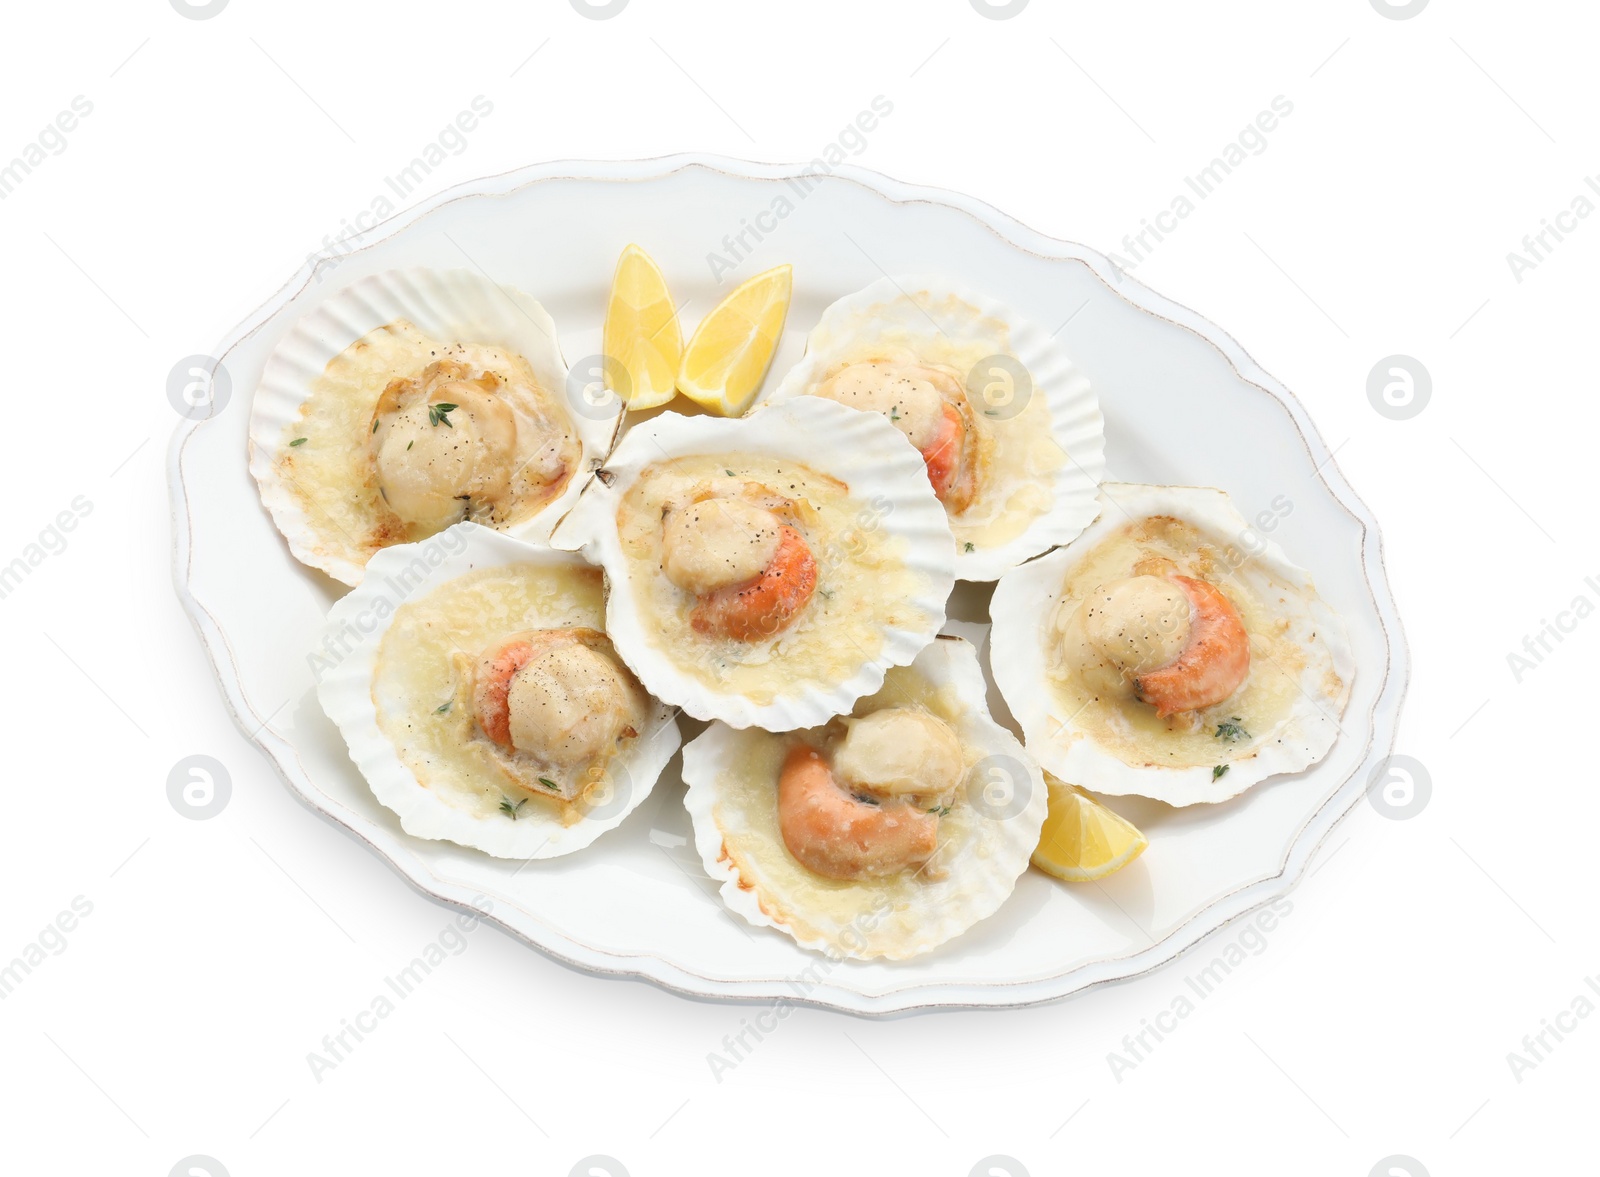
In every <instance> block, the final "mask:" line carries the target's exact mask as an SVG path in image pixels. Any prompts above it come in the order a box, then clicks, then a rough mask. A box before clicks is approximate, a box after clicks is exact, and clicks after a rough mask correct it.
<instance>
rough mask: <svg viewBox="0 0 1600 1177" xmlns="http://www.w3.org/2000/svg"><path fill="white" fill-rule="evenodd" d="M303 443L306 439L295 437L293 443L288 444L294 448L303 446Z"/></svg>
mask: <svg viewBox="0 0 1600 1177" xmlns="http://www.w3.org/2000/svg"><path fill="white" fill-rule="evenodd" d="M305 443H306V439H305V438H303V437H297V438H295V439H294V440H293V441H291V442H290V443H289V444H290V445H291V446H296V445H305Z"/></svg>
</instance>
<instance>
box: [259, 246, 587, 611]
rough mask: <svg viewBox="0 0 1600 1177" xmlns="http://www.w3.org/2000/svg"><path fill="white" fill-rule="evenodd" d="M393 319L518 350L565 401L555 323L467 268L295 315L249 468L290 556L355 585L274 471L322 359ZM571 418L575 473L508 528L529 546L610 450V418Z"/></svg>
mask: <svg viewBox="0 0 1600 1177" xmlns="http://www.w3.org/2000/svg"><path fill="white" fill-rule="evenodd" d="M398 319H406V320H409V321H410V322H411V323H412V324H414V325H415V326H416V327H417V328H418V329H419V330H420V331H422V332H423V333H424V334H425V335H428V336H430V337H432V338H434V339H439V340H448V341H451V342H459V343H472V344H483V345H489V346H494V347H501V348H505V349H506V350H509V351H513V352H516V353H517V354H519V355H521V356H522V357H523V358H524V359H526V360H527V361H528V363H529V365H530V366H531V367H532V368H533V372H534V375H535V376H537V377H538V380H539V383H540V384H541V385H542V386H543V387H544V389H545V390H546V391H547V392H548V393H549V394H550V395H551V396H552V397H553V398H554V399H555V400H556V402H557V403H558V404H562V405H567V404H568V403H569V402H568V401H567V399H566V398H567V396H568V389H567V364H566V361H565V360H564V359H563V358H562V356H561V347H560V344H559V343H558V342H557V339H556V328H555V323H554V322H553V321H552V320H551V318H550V316H549V314H548V313H546V311H545V309H544V307H542V306H541V305H540V304H539V303H537V302H535V301H534V300H533V299H532V298H530V297H528V295H526V294H524V293H522V291H520V290H516V289H514V288H512V287H510V286H501V285H499V284H497V283H494V282H491V281H489V280H488V279H487V278H485V277H483V276H482V275H480V274H478V273H476V272H474V271H471V270H428V269H421V268H414V269H407V270H389V271H387V272H385V273H381V274H374V275H372V276H370V277H367V278H363V279H361V280H360V281H358V282H355V283H353V284H352V285H350V286H347V287H345V288H344V289H343V290H340V291H338V292H337V293H335V294H333V295H331V296H330V297H329V298H328V299H327V300H325V301H324V302H323V303H322V304H321V305H320V306H318V307H317V308H316V309H315V310H313V311H311V312H309V313H308V314H306V315H304V316H302V317H301V318H300V319H299V320H297V321H296V322H295V323H294V325H293V326H291V327H290V328H289V330H288V331H287V333H286V334H285V335H284V337H283V338H282V339H281V340H279V342H278V345H277V347H275V348H274V349H273V352H272V355H271V356H270V357H268V359H267V363H266V366H265V368H264V369H263V370H262V373H261V382H260V383H259V384H258V385H257V387H256V392H255V399H254V402H253V403H252V405H251V410H250V434H249V435H250V473H251V474H252V475H254V476H255V480H256V483H257V485H258V486H259V488H260V491H261V501H262V502H263V503H264V504H265V505H266V508H267V510H268V511H269V512H271V514H272V519H273V522H274V523H276V524H277V526H278V530H279V531H281V532H282V533H283V535H284V538H285V539H287V540H288V541H289V550H290V551H291V552H292V553H293V554H294V557H295V559H297V560H299V561H300V562H301V563H303V564H309V565H310V566H311V567H313V568H320V569H321V570H322V571H324V572H326V573H327V574H328V575H329V576H331V577H333V578H334V579H335V580H339V581H343V582H344V583H345V584H349V585H356V584H360V583H361V578H362V575H363V565H362V563H361V562H360V561H358V560H355V559H352V558H351V557H350V555H349V554H348V553H347V552H345V551H341V550H339V549H340V546H341V545H338V544H337V543H332V544H330V542H329V540H328V538H327V537H326V536H324V535H323V534H321V533H320V532H319V530H318V528H317V526H316V524H315V521H314V520H313V519H312V518H310V517H309V516H308V515H307V512H306V509H305V506H304V504H303V501H302V500H301V498H300V497H299V496H298V495H297V494H296V493H295V492H294V489H293V487H292V486H290V485H289V484H288V482H287V480H286V479H285V478H284V476H283V474H282V472H281V471H280V469H279V467H278V458H279V456H280V455H281V454H282V453H283V450H284V447H286V446H287V445H288V444H289V442H290V441H291V440H293V439H292V437H291V435H290V427H291V426H292V425H293V424H294V423H295V421H296V419H297V417H298V416H299V412H300V407H301V406H302V405H303V404H304V403H305V402H306V399H307V398H308V397H309V396H310V394H311V385H312V382H313V381H315V380H316V379H317V378H318V377H320V376H321V375H322V374H323V371H324V369H325V368H326V367H327V365H328V363H329V361H331V360H332V359H333V358H334V357H335V356H338V355H339V354H340V353H342V352H343V351H344V350H345V349H346V348H347V347H349V346H350V345H351V344H352V343H354V342H355V341H356V340H358V339H360V338H361V337H362V336H364V335H366V334H367V333H368V332H371V331H374V330H376V329H377V328H379V327H382V326H384V325H385V324H388V323H393V322H395V321H396V320H398ZM570 415H571V417H572V420H573V426H574V428H575V430H576V432H577V435H578V440H579V442H580V444H581V446H582V456H581V459H580V463H579V469H578V470H577V471H575V472H574V473H573V475H572V477H571V478H570V479H569V480H568V482H567V485H566V487H565V488H564V489H563V491H562V493H561V494H560V495H559V496H558V497H557V498H555V499H554V500H552V501H551V502H550V503H548V504H547V505H546V506H545V507H544V509H543V510H541V511H539V512H538V513H537V514H536V515H534V516H533V517H532V518H530V519H526V520H523V521H521V522H520V523H518V524H516V525H515V526H513V527H511V528H508V529H507V534H511V535H515V536H517V537H518V538H519V539H526V540H529V541H532V542H542V541H544V540H547V539H549V537H550V533H551V531H553V530H554V529H555V526H556V524H557V523H558V522H559V521H560V520H561V518H562V516H563V515H565V514H566V512H567V510H568V509H569V508H570V507H571V506H572V504H573V503H574V502H575V501H576V500H577V496H578V493H579V491H580V490H581V489H582V484H583V481H584V476H585V474H586V472H587V471H589V470H590V469H592V468H593V467H594V466H595V465H597V464H598V463H599V462H600V461H601V460H602V459H603V458H604V456H605V454H606V451H607V450H608V449H609V448H610V445H611V442H612V440H613V438H614V436H615V433H616V430H617V427H618V422H617V420H616V419H615V417H614V416H613V417H609V418H606V419H604V420H600V419H596V418H595V417H593V416H591V415H586V414H583V413H572V414H570ZM354 440H357V439H353V441H354Z"/></svg>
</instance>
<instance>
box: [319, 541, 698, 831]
mask: <svg viewBox="0 0 1600 1177" xmlns="http://www.w3.org/2000/svg"><path fill="white" fill-rule="evenodd" d="M516 564H532V565H535V566H538V567H541V568H550V569H561V568H572V567H588V565H586V564H585V562H584V561H583V560H582V559H581V558H580V557H578V556H576V555H573V554H571V553H568V552H558V551H556V550H554V549H552V548H549V547H544V546H539V545H533V544H527V543H523V542H521V541H519V540H515V539H512V538H510V537H508V536H506V535H503V534H501V533H500V532H497V531H494V530H492V529H490V528H487V527H482V526H480V525H478V524H476V523H457V524H455V525H454V526H452V527H449V528H447V529H446V530H444V531H442V532H440V533H439V534H438V535H435V536H431V537H429V538H428V539H425V540H421V541H419V542H417V543H410V544H398V545H396V546H394V547H391V548H385V549H384V550H383V551H381V552H378V553H377V554H376V555H374V556H373V557H372V559H371V561H369V563H368V566H367V570H368V575H367V576H366V578H365V579H364V580H363V581H362V583H361V585H360V586H359V587H357V588H356V589H354V590H352V591H351V592H350V593H348V594H346V595H345V596H344V597H343V598H342V599H341V600H339V601H337V602H336V603H335V604H334V606H333V608H332V610H330V611H329V614H328V621H327V625H326V628H325V641H324V643H323V651H324V653H323V655H322V658H323V659H325V660H327V661H331V662H334V663H335V664H334V665H333V666H331V667H330V668H327V669H325V670H321V671H320V672H319V674H318V682H317V698H318V700H319V701H320V702H321V704H322V709H323V711H325V712H326V713H327V715H328V718H329V719H331V720H333V722H334V723H335V724H337V725H338V728H339V731H340V732H341V733H342V734H343V736H344V739H345V743H346V744H347V745H348V747H349V749H350V758H351V759H352V760H353V761H355V764H356V767H357V768H359V769H360V770H361V774H362V775H363V776H364V777H366V779H367V784H368V785H369V786H370V787H371V789H372V792H373V795H374V796H375V797H377V799H378V800H379V801H381V802H382V803H383V804H384V805H385V806H386V807H388V808H389V809H391V810H393V811H394V812H395V813H396V814H398V815H399V817H400V825H401V827H402V828H403V829H404V830H405V831H406V833H408V834H411V835H412V836H413V837H417V838H431V839H436V840H442V841H447V842H455V843H457V844H458V845H461V846H471V847H475V848H476V849H479V850H482V851H484V852H485V853H487V854H492V855H494V856H495V857H496V858H518V859H529V858H555V857H558V856H560V855H563V854H570V853H572V852H573V851H575V850H581V849H583V848H584V847H585V846H588V845H589V844H590V843H591V842H593V841H594V840H595V839H596V838H598V837H599V836H600V835H601V834H603V833H605V832H606V831H607V830H610V829H614V828H615V827H617V826H618V825H620V824H622V821H623V819H624V818H626V817H627V816H628V814H630V813H631V812H633V810H635V809H636V808H638V806H639V805H640V803H641V802H643V801H644V799H645V798H646V797H647V796H649V794H650V790H651V789H652V788H653V787H654V786H655V783H656V780H657V779H658V778H659V777H660V775H661V772H662V770H663V769H664V768H665V767H666V765H667V762H668V761H670V760H671V759H672V756H673V753H675V752H676V751H677V749H678V744H679V741H680V737H679V732H678V724H677V721H676V719H675V718H674V717H673V712H672V711H671V710H670V709H669V708H666V707H663V706H661V705H660V704H659V703H656V702H655V701H654V700H652V701H651V705H652V709H653V710H652V714H651V717H650V722H649V723H648V724H647V725H646V730H645V731H643V732H642V733H641V734H640V735H639V736H637V737H635V738H634V739H633V740H631V741H630V742H629V743H628V745H627V746H626V747H625V748H624V749H622V750H621V751H620V752H619V753H618V757H619V760H618V763H619V764H620V765H621V767H622V768H623V769H624V770H625V776H624V775H623V774H620V773H619V774H616V779H620V780H623V781H625V782H626V786H625V791H626V795H614V796H612V797H611V798H609V799H607V800H606V801H604V802H603V803H602V804H600V805H599V806H597V807H596V809H595V810H593V811H591V812H590V813H589V814H588V815H586V816H584V817H582V818H580V819H579V820H578V821H577V822H576V823H575V824H573V825H564V824H563V823H562V822H561V820H560V819H559V818H558V817H557V816H556V814H555V813H554V812H552V811H547V810H546V809H545V808H544V807H542V806H527V807H525V808H524V809H523V810H522V811H521V812H520V813H519V814H518V815H517V818H516V820H512V819H510V818H508V817H505V816H503V815H501V814H498V813H496V814H493V815H491V816H488V817H482V816H478V815H475V814H472V813H468V812H466V811H465V810H463V809H459V808H456V807H454V806H452V805H450V804H448V803H447V802H446V801H444V800H443V799H442V798H441V797H440V796H439V795H438V794H437V793H435V792H433V791H432V790H430V789H428V788H426V787H425V786H424V785H423V784H422V783H421V782H420V781H418V779H417V777H416V775H415V774H414V773H413V772H412V771H411V769H410V768H408V767H407V766H406V765H405V764H404V763H403V762H402V761H401V759H400V757H399V755H398V753H397V752H396V749H395V746H394V744H393V743H392V742H391V741H390V739H389V737H388V736H387V735H386V734H385V733H384V731H383V729H382V728H381V727H380V726H379V724H378V714H377V703H376V702H375V700H374V693H375V690H376V687H375V685H374V682H373V672H374V670H375V668H376V659H377V653H378V645H379V643H380V642H381V641H382V640H383V636H384V634H385V633H387V632H388V630H389V626H390V624H391V623H392V622H393V621H394V617H395V611H396V610H397V609H398V608H399V607H400V606H401V605H403V604H404V603H405V602H407V601H410V600H414V599H416V598H418V597H421V596H423V595H425V594H427V593H428V592H430V591H432V590H433V589H435V588H438V587H439V586H441V585H443V584H445V583H447V582H449V581H451V580H453V579H455V578H456V577H459V576H461V575H463V574H465V573H467V572H470V571H473V570H475V569H481V568H486V567H500V566H510V565H516ZM550 620H555V619H550ZM596 620H598V619H596ZM541 627H542V626H541V621H540V619H539V618H536V617H529V618H527V619H526V624H525V625H524V626H522V628H527V629H537V628H541ZM317 665H318V666H319V667H320V666H321V662H320V661H319V662H318V663H317ZM390 702H391V703H393V704H395V705H396V706H398V705H399V704H400V703H401V701H398V700H391V701H390Z"/></svg>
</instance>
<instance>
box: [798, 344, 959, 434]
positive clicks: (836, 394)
mask: <svg viewBox="0 0 1600 1177" xmlns="http://www.w3.org/2000/svg"><path fill="white" fill-rule="evenodd" d="M948 380H949V377H948V376H947V375H946V374H945V373H942V372H937V371H935V370H933V369H929V368H924V367H922V366H920V365H915V364H901V363H894V362H892V361H889V360H868V361H867V362H865V363H859V364H847V365H846V366H845V367H843V368H840V369H839V370H838V371H837V372H835V373H834V374H833V375H832V376H830V377H829V378H828V379H827V380H824V381H823V382H822V383H821V384H819V385H818V386H817V387H816V389H814V390H813V392H812V395H813V396H820V397H824V398H825V399H827V400H831V401H838V402H839V403H840V404H841V405H846V406H848V407H849V408H852V409H861V410H863V411H865V412H869V413H879V414H882V415H883V416H885V417H887V418H889V420H890V422H892V423H893V424H894V425H895V426H897V427H898V428H899V430H900V432H901V433H903V434H905V435H906V439H907V440H908V441H910V442H911V444H912V445H914V446H916V447H917V449H919V450H925V449H927V448H928V447H929V446H930V445H932V444H933V443H934V441H935V440H937V438H938V435H939V425H940V422H941V421H943V419H944V403H945V397H944V396H941V395H940V389H939V387H938V384H939V383H943V382H947V381H948ZM959 389H960V385H959V384H957V385H956V391H958V392H959Z"/></svg>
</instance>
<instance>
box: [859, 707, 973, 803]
mask: <svg viewBox="0 0 1600 1177" xmlns="http://www.w3.org/2000/svg"><path fill="white" fill-rule="evenodd" d="M964 767H965V763H964V761H963V760H962V755H961V741H960V740H959V739H957V738H956V734H955V732H953V731H951V730H950V725H949V724H947V723H945V722H944V721H943V720H941V719H939V718H937V717H936V716H934V715H930V714H929V713H928V712H926V711H917V710H914V709H912V708H907V707H886V708H884V709H883V710H882V711H874V712H873V713H872V714H870V715H866V716H863V717H862V718H860V719H852V720H848V721H846V728H845V735H844V739H843V740H841V741H840V742H839V745H838V747H837V748H836V749H835V750H834V754H833V772H834V775H835V776H836V777H837V778H838V779H839V780H840V781H842V782H843V783H844V784H846V785H847V786H850V787H853V788H856V789H859V790H861V791H863V792H867V793H871V794H873V795H874V796H879V797H901V796H906V795H912V796H920V797H927V798H929V799H932V798H943V797H946V796H948V795H949V793H950V791H951V790H952V789H954V788H955V787H956V785H957V784H958V783H959V782H960V780H961V772H962V769H963V768H964Z"/></svg>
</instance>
